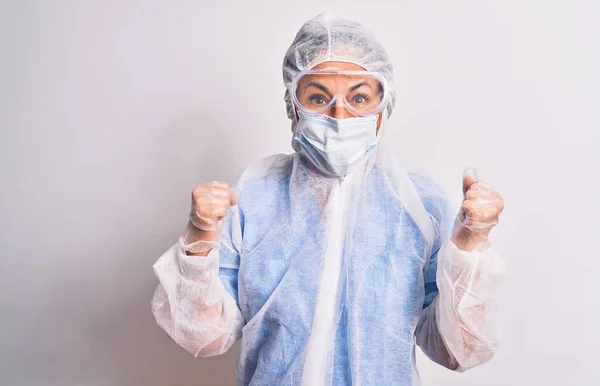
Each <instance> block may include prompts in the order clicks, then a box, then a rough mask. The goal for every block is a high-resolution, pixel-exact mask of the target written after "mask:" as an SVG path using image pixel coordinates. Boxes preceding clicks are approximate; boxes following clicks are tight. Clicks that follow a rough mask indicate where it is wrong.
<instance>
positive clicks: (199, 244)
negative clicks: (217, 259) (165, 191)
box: [182, 181, 240, 256]
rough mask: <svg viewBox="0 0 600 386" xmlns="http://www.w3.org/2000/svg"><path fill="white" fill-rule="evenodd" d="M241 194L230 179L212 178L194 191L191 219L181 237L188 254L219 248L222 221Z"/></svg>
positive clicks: (202, 253)
mask: <svg viewBox="0 0 600 386" xmlns="http://www.w3.org/2000/svg"><path fill="white" fill-rule="evenodd" d="M239 196H240V193H239V191H238V190H237V189H236V188H231V187H230V186H229V184H228V183H227V182H222V181H213V182H208V183H204V184H200V185H198V186H196V188H195V189H194V190H193V191H192V209H191V212H190V221H189V224H188V226H187V228H186V230H185V234H184V235H183V237H182V243H183V246H184V249H185V250H186V253H187V254H190V255H204V256H205V255H207V254H208V252H209V251H210V249H212V248H217V247H218V241H219V237H220V234H221V230H220V228H221V222H222V220H223V217H225V214H226V213H227V209H228V208H229V207H230V206H232V205H235V204H237V202H238V200H239Z"/></svg>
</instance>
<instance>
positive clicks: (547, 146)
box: [0, 0, 600, 386]
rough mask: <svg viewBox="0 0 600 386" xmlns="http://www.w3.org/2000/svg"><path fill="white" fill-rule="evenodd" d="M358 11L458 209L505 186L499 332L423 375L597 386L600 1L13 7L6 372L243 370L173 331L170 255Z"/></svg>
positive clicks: (400, 135) (141, 374)
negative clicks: (168, 325)
mask: <svg viewBox="0 0 600 386" xmlns="http://www.w3.org/2000/svg"><path fill="white" fill-rule="evenodd" d="M324 10H331V11H336V10H341V11H343V13H344V14H347V15H349V16H353V17H355V18H357V19H358V20H359V21H361V22H362V23H363V24H365V25H366V26H367V27H369V28H370V29H371V30H372V31H373V32H374V33H375V35H376V36H378V37H379V39H380V40H381V41H382V43H383V45H384V46H385V47H386V48H387V50H388V52H389V55H390V56H391V58H392V61H393V63H394V65H395V70H396V88H397V91H398V100H397V104H396V109H395V111H394V113H393V116H392V119H391V120H390V122H389V127H388V135H387V137H386V138H385V139H386V141H388V142H389V143H390V145H392V146H394V147H395V149H397V152H398V154H402V155H404V156H406V157H408V158H411V159H413V160H414V161H415V162H416V163H418V164H420V165H422V166H424V167H425V168H427V169H428V170H429V171H430V172H431V174H433V175H434V176H435V177H436V178H437V180H438V181H439V182H440V183H442V184H443V185H444V186H445V187H446V189H447V191H448V193H449V195H450V198H451V199H452V200H453V202H455V203H456V206H457V207H458V205H459V204H460V200H461V173H462V170H463V168H464V167H465V166H468V165H474V166H476V167H477V168H478V170H479V174H480V177H481V178H482V179H485V180H488V181H489V182H491V183H492V184H494V185H495V186H496V187H497V188H498V189H499V190H500V192H501V193H502V194H503V196H504V197H505V200H506V211H505V213H504V214H503V217H502V219H501V223H500V225H499V227H498V228H497V229H496V230H495V231H494V233H493V240H494V242H495V245H496V248H497V249H499V250H500V251H501V252H502V253H503V255H504V256H505V258H506V259H507V261H508V264H509V271H508V276H507V278H506V281H505V285H504V286H503V288H502V291H501V293H500V295H499V304H500V307H501V309H502V313H501V320H500V326H501V328H502V332H503V336H504V340H503V345H502V347H501V349H500V351H499V352H498V354H497V356H496V357H495V358H494V359H493V361H492V362H490V363H489V364H486V365H484V366H482V367H479V368H477V369H474V370H472V371H470V372H467V373H465V374H455V373H452V372H450V371H447V370H445V369H443V368H441V367H439V366H436V365H434V364H432V363H431V362H429V361H428V360H426V359H425V358H424V357H422V356H421V355H420V356H419V365H420V366H419V368H420V373H421V376H422V379H423V383H424V385H426V386H427V385H450V386H452V385H481V384H485V385H490V386H500V385H502V386H504V385H598V384H600V374H598V362H599V361H600V354H599V352H600V328H598V326H599V325H600V301H599V300H598V276H599V275H598V273H599V271H600V254H599V248H598V240H599V236H598V231H599V230H600V229H599V227H598V223H599V221H600V209H599V208H600V204H599V203H598V202H599V200H600V189H599V184H598V181H597V180H598V169H599V168H600V155H599V152H598V146H599V145H600V134H599V132H600V113H599V111H600V110H599V107H600V91H599V90H600V75H599V74H600V71H599V69H600V28H599V24H600V23H599V21H600V5H599V3H598V2H597V1H595V0H590V1H587V2H586V1H567V0H564V1H550V0H538V1H533V0H531V1H525V0H518V1H517V0H503V1H500V0H498V1H475V0H473V1H458V0H457V1H444V0H437V1H396V2H395V4H378V5H375V4H372V3H370V2H366V1H365V2H364V3H363V4H360V3H358V2H356V3H352V4H350V2H341V1H340V2H326V1H321V2H290V1H277V0H270V1H260V2H259V1H254V2H243V1H237V2H231V3H228V2H217V1H214V0H213V1H170V2H167V1H157V0H153V1H141V0H140V1H116V0H111V1H95V2H94V1H76V0H73V1H66V0H65V1H62V0H55V1H42V0H39V1H17V0H13V1H6V0H5V1H2V2H1V5H0V55H1V57H0V129H1V137H0V165H1V180H0V181H1V186H0V195H1V196H0V209H1V212H0V225H1V231H0V384H2V385H7V386H13V385H14V386H21V385H23V386H38V385H68V386H75V385H77V386H121V385H122V386H139V385H144V386H163V385H174V386H192V385H206V386H212V385H234V382H235V357H236V355H237V346H236V348H235V350H232V351H231V352H229V353H228V354H226V355H225V356H223V357H218V358H209V359H203V360H198V359H194V358H192V357H191V356H190V355H189V354H187V353H186V352H185V351H184V350H183V349H180V348H179V347H178V346H176V345H175V344H174V343H173V342H171V341H170V340H169V338H168V337H167V336H166V335H165V334H164V333H163V332H162V331H161V330H160V329H159V328H158V326H156V325H155V322H154V320H153V317H152V315H151V312H150V299H151V296H152V293H153V290H154V287H155V285H156V281H155V279H154V277H153V275H152V264H153V263H154V261H155V260H156V259H157V258H158V257H159V256H160V255H161V254H162V252H163V251H165V250H166V249H167V248H168V247H169V246H170V245H172V244H173V243H174V242H175V241H176V240H177V237H178V236H179V235H180V233H181V231H182V230H183V228H184V226H185V224H186V218H187V215H188V210H189V194H190V192H191V190H192V188H193V187H194V186H195V185H196V184H198V183H200V182H204V181H207V180H212V179H223V180H228V181H231V182H233V181H234V180H235V178H236V176H238V175H239V174H240V173H241V172H242V171H243V169H244V167H245V166H246V165H247V164H249V163H251V162H253V161H256V160H257V159H260V158H262V157H265V156H267V155H270V154H273V153H280V152H286V153H287V152H290V151H291V147H290V145H289V143H290V139H291V133H290V129H289V121H288V120H287V118H286V114H285V106H284V102H283V93H284V87H283V83H282V80H281V63H282V60H283V55H284V53H285V51H286V49H287V47H288V46H289V44H290V43H291V41H292V39H293V38H294V35H295V33H296V31H297V30H298V28H299V27H300V26H301V24H302V23H303V22H304V21H306V20H307V19H309V18H310V17H313V16H315V15H317V14H318V13H320V12H321V11H324Z"/></svg>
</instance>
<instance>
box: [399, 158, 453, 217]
mask: <svg viewBox="0 0 600 386" xmlns="http://www.w3.org/2000/svg"><path fill="white" fill-rule="evenodd" d="M395 158H396V161H394V162H395V165H396V167H398V168H401V169H402V170H403V171H404V172H405V173H406V175H407V176H408V178H409V179H410V182H411V183H412V185H413V186H414V188H415V190H416V192H417V194H418V195H419V197H420V198H421V201H422V202H423V205H424V207H425V210H427V212H429V214H430V215H432V216H433V217H434V218H436V219H438V220H441V219H442V217H444V216H446V212H447V211H448V210H449V202H448V198H447V194H446V190H445V189H444V187H443V186H442V185H441V184H439V183H438V182H437V181H436V180H435V179H434V178H433V176H432V175H431V174H430V173H429V172H428V171H427V170H426V169H425V168H423V167H422V166H420V165H418V164H416V163H415V162H413V161H411V160H408V159H406V158H403V157H395Z"/></svg>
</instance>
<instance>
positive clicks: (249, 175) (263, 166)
mask: <svg viewBox="0 0 600 386" xmlns="http://www.w3.org/2000/svg"><path fill="white" fill-rule="evenodd" d="M293 158H294V154H274V155H272V156H269V157H266V158H263V159H261V160H258V161H256V162H254V163H252V164H251V165H250V166H248V167H247V168H246V170H244V172H243V173H242V175H241V177H240V178H239V180H238V183H237V185H238V187H240V188H241V187H242V186H243V185H246V184H247V183H253V182H257V181H261V180H265V179H269V178H277V177H281V176H284V175H286V174H289V172H290V170H291V168H292V163H293Z"/></svg>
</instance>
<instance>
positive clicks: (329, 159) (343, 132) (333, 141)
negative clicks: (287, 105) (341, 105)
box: [294, 112, 379, 177]
mask: <svg viewBox="0 0 600 386" xmlns="http://www.w3.org/2000/svg"><path fill="white" fill-rule="evenodd" d="M298 115H299V119H298V122H297V124H296V129H295V131H294V142H296V144H295V145H296V146H295V148H297V147H298V146H297V145H299V149H298V150H299V151H300V152H302V153H304V154H305V155H306V156H307V157H308V159H309V160H310V161H311V162H312V163H313V164H314V165H315V166H316V167H317V168H318V169H319V170H321V171H322V172H324V173H325V174H328V175H332V176H336V177H344V176H346V175H347V174H349V173H350V172H352V170H353V169H354V168H355V167H356V166H357V165H360V164H361V162H360V161H361V160H364V159H365V158H366V156H367V155H368V154H369V153H370V152H371V151H372V150H373V149H375V148H376V147H377V119H378V117H379V116H378V115H372V116H369V117H356V118H344V119H336V118H332V117H330V116H328V115H317V114H304V113H301V112H299V113H298Z"/></svg>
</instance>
